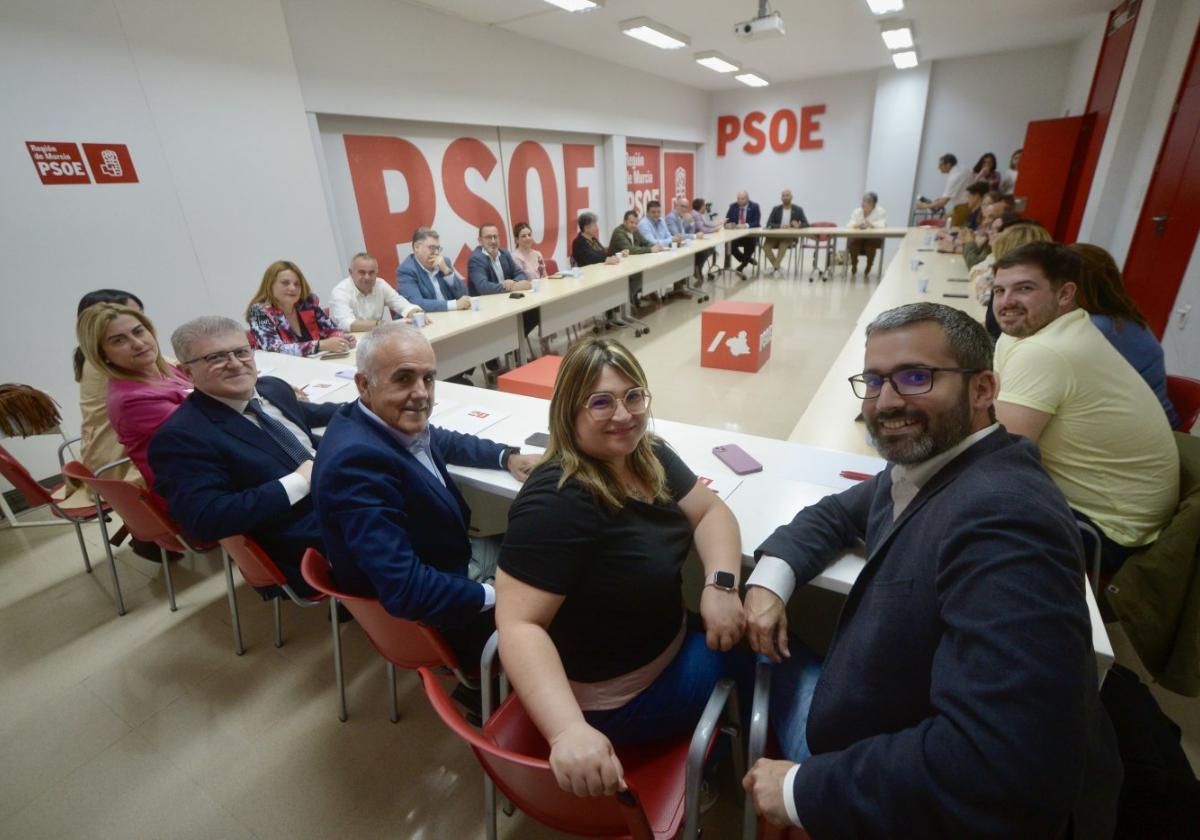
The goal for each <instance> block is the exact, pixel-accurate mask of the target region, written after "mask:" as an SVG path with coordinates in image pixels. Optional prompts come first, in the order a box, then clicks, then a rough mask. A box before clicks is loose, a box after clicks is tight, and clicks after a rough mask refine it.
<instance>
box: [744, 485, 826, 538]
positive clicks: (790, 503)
mask: <svg viewBox="0 0 1200 840" xmlns="http://www.w3.org/2000/svg"><path fill="white" fill-rule="evenodd" d="M837 492H840V491H838V490H835V489H834V488H832V487H826V486H824V485H822V484H810V483H809V482H807V481H793V480H792V479H789V478H778V477H775V476H772V478H771V480H770V481H743V482H741V484H740V486H738V487H737V492H736V493H734V494H733V496H732V498H731V499H729V507H730V509H731V510H732V511H733V514H734V516H736V517H737V519H738V522H739V523H740V524H741V525H742V535H743V536H744V537H745V536H747V535H748V533H749V532H750V531H751V530H758V531H761V532H762V533H761V534H760V536H758V537H757V539H758V540H759V541H760V542H761V541H762V540H763V539H765V538H766V537H767V535H768V534H770V533H771V531H772V530H774V529H775V528H776V527H778V526H780V525H786V524H787V523H789V522H791V521H792V517H794V516H795V515H796V514H797V513H799V512H800V511H801V510H803V509H804V508H806V507H808V506H809V505H812V504H816V503H817V502H819V501H821V499H823V498H825V497H826V496H828V495H830V494H831V493H837ZM751 523H753V525H752V524H751ZM755 526H757V527H755Z"/></svg>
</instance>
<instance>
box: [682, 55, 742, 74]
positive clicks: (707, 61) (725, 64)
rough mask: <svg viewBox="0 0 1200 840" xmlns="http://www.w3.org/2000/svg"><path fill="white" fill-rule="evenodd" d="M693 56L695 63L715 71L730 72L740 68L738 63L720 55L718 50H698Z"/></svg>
mask: <svg viewBox="0 0 1200 840" xmlns="http://www.w3.org/2000/svg"><path fill="white" fill-rule="evenodd" d="M693 58H695V59H696V63H697V64H699V65H700V66H702V67H707V68H708V69H709V70H714V71H716V72H717V73H732V72H734V71H735V70H738V69H740V68H739V66H738V63H737V62H736V61H734V60H733V59H732V58H729V57H728V56H724V55H721V54H720V53H719V52H715V51H713V50H710V51H708V52H698V53H696V55H695V56H693Z"/></svg>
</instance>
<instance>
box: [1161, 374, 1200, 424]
mask: <svg viewBox="0 0 1200 840" xmlns="http://www.w3.org/2000/svg"><path fill="white" fill-rule="evenodd" d="M1167 396H1168V397H1169V398H1170V399H1171V404H1172V405H1174V406H1175V413H1176V414H1178V415H1179V419H1180V421H1181V423H1180V425H1179V429H1178V430H1177V431H1180V432H1184V433H1187V432H1190V431H1191V430H1192V426H1194V425H1196V421H1197V420H1200V379H1192V378H1191V377H1189V376H1168V377H1167Z"/></svg>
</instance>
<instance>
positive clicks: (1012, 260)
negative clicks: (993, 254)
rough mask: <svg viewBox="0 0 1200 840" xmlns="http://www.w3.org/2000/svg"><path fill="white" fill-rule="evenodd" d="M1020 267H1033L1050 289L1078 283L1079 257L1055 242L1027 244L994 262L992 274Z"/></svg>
mask: <svg viewBox="0 0 1200 840" xmlns="http://www.w3.org/2000/svg"><path fill="white" fill-rule="evenodd" d="M1022 265H1033V266H1037V268H1038V269H1039V270H1040V271H1041V272H1042V274H1044V275H1045V276H1046V279H1047V280H1049V281H1050V287H1051V288H1052V289H1056V290H1057V289H1059V288H1061V287H1062V285H1063V283H1077V282H1078V281H1079V255H1078V254H1076V253H1075V252H1074V251H1072V250H1071V249H1070V248H1068V247H1067V246H1065V245H1059V244H1058V243H1057V242H1029V243H1026V244H1025V245H1022V246H1021V247H1020V248H1017V249H1016V250H1015V251H1013V252H1012V253H1009V254H1006V255H1005V256H1004V257H1002V258H1001V259H999V260H996V263H995V265H993V266H992V273H993V274H995V272H998V271H1000V269H1002V268H1016V267H1017V266H1022Z"/></svg>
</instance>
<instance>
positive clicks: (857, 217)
mask: <svg viewBox="0 0 1200 840" xmlns="http://www.w3.org/2000/svg"><path fill="white" fill-rule="evenodd" d="M863 222H866V223H867V224H868V225H870V226H871V227H873V228H881V227H887V211H886V210H884V209H883V208H882V207H880V206H879V205H878V204H876V205H875V207H874V208H872V210H871V215H870V216H867V215H864V213H863V211H862V207H861V206H859V207H855V208H854V212H853V213H851V214H850V221H849V222H847V223H846V227H849V228H858V227H862V224H863Z"/></svg>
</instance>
